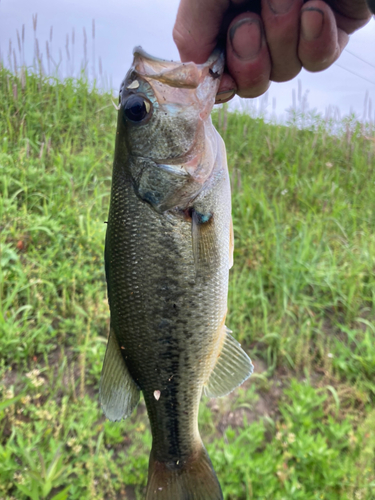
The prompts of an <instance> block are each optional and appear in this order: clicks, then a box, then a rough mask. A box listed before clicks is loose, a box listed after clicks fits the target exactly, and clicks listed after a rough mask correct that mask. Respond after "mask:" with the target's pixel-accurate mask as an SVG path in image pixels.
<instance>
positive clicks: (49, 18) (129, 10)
mask: <svg viewBox="0 0 375 500" xmlns="http://www.w3.org/2000/svg"><path fill="white" fill-rule="evenodd" d="M178 3H179V0H104V1H103V0H102V1H99V0H59V1H53V0H52V1H51V0H32V1H30V0H0V51H1V55H2V58H3V60H4V61H5V62H6V63H7V61H8V52H9V41H11V43H12V50H13V49H15V52H16V57H17V61H20V56H19V53H18V42H17V30H18V32H19V34H20V36H21V34H22V26H23V25H24V27H25V28H24V29H25V49H24V52H25V60H26V62H27V63H28V64H31V62H32V58H33V47H34V31H33V16H35V14H37V23H36V38H37V40H38V44H39V48H40V51H41V53H44V60H46V57H45V54H46V50H47V49H46V41H49V39H50V32H51V26H53V32H52V43H51V44H50V45H49V50H50V52H51V54H52V57H53V59H54V61H55V62H56V63H58V61H59V59H60V55H59V51H61V56H62V57H61V59H62V63H60V66H59V68H60V72H61V73H62V74H63V75H64V76H66V75H69V74H72V73H74V72H75V73H77V71H78V70H79V68H80V64H81V62H82V61H83V59H84V34H83V30H84V29H85V31H86V35H87V59H88V65H87V67H88V71H89V74H90V76H92V75H93V74H94V73H95V75H96V76H97V77H98V79H99V84H101V85H103V86H106V87H107V88H108V87H111V88H113V89H118V88H119V86H120V83H121V80H122V79H123V77H124V76H125V74H126V72H127V70H128V68H129V66H130V64H131V61H132V49H133V47H134V46H136V45H141V46H142V47H143V48H144V49H145V50H146V51H147V52H149V53H150V54H152V55H154V56H157V57H161V58H163V59H175V60H178V59H179V56H178V52H177V49H176V47H175V45H174V43H173V39H172V28H173V24H174V20H175V17H176V13H177V8H178ZM34 19H35V17H34ZM93 19H94V20H95V40H93V37H92V34H93V33H92V31H93V29H92V27H93V25H92V22H93ZM73 30H74V47H73V46H72V33H73ZM67 35H68V38H69V45H68V52H69V59H68V56H67V50H66V38H67ZM371 47H372V49H371ZM373 47H375V20H371V22H370V23H369V24H368V25H367V26H366V27H365V28H363V29H362V30H360V31H358V32H357V33H355V34H354V35H352V36H351V39H350V42H349V44H348V46H347V49H346V50H345V51H344V53H343V54H342V56H341V58H340V59H339V61H338V62H337V63H335V64H334V65H333V66H332V67H331V68H330V69H328V70H326V71H324V72H321V73H308V72H307V71H305V70H302V71H301V73H300V74H299V75H298V77H297V78H295V79H294V80H292V81H291V82H286V83H272V85H271V87H270V89H269V90H268V91H267V93H266V94H265V95H264V96H262V97H260V98H257V99H252V100H249V99H247V100H244V99H239V98H236V99H237V100H236V106H238V107H242V108H244V109H249V110H252V111H253V112H263V113H265V114H268V115H269V116H271V115H272V116H275V117H277V118H280V119H283V118H284V117H285V116H286V110H287V109H288V108H289V107H290V106H292V105H293V102H294V103H295V105H297V107H298V106H299V107H301V103H302V102H305V103H308V104H307V105H308V108H309V109H316V110H317V111H318V112H319V113H321V114H323V115H326V114H327V113H329V114H330V115H336V116H345V115H347V114H349V113H353V112H354V113H355V114H356V115H357V117H358V118H360V119H364V118H365V119H369V115H370V114H371V120H372V121H375V50H374V49H373ZM99 58H100V59H101V67H102V75H105V77H104V76H101V75H99ZM12 61H13V56H12ZM12 64H13V62H12ZM51 71H52V68H51ZM293 95H294V97H293ZM304 97H305V99H303V98H304ZM305 106H306V104H305Z"/></svg>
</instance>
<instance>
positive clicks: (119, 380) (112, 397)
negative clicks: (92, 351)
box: [99, 329, 140, 421]
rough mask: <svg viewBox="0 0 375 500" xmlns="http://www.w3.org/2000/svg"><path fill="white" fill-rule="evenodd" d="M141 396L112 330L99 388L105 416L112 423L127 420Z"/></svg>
mask: <svg viewBox="0 0 375 500" xmlns="http://www.w3.org/2000/svg"><path fill="white" fill-rule="evenodd" d="M139 394H140V391H139V389H138V387H137V385H136V384H135V382H134V380H133V379H132V377H131V375H130V373H129V371H128V368H127V366H126V364H125V361H124V358H123V356H122V353H121V350H120V347H119V345H118V342H117V339H116V336H115V334H114V332H113V330H112V329H111V331H110V334H109V339H108V345H107V351H106V353H105V358H104V363H103V369H102V376H101V379H100V386H99V395H100V404H101V405H102V408H103V411H104V413H105V416H106V417H107V418H108V419H109V420H112V421H117V420H121V419H123V418H127V417H128V416H129V415H130V414H131V412H132V411H133V410H134V408H135V407H136V406H137V404H138V401H139Z"/></svg>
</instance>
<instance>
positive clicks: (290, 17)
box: [262, 0, 303, 82]
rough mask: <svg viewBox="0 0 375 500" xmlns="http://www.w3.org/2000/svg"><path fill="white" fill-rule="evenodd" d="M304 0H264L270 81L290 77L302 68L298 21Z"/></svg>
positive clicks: (263, 11) (288, 78) (279, 80)
mask: <svg viewBox="0 0 375 500" xmlns="http://www.w3.org/2000/svg"><path fill="white" fill-rule="evenodd" d="M302 5H303V0H263V1H262V20H263V25H264V31H265V34H266V39H267V43H268V49H269V51H270V57H271V61H272V71H271V80H273V81H275V82H285V81H287V80H291V79H292V78H294V77H295V76H296V75H298V73H299V72H300V70H301V67H302V65H301V61H300V60H299V58H298V41H299V22H300V19H299V18H300V12H301V7H302Z"/></svg>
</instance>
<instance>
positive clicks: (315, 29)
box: [301, 7, 324, 42]
mask: <svg viewBox="0 0 375 500" xmlns="http://www.w3.org/2000/svg"><path fill="white" fill-rule="evenodd" d="M323 25H324V14H323V11H321V10H320V9H316V8H314V7H310V8H309V9H304V10H303V11H302V14H301V32H302V36H303V38H304V39H305V40H306V41H307V42H312V41H313V40H316V39H317V38H319V37H320V35H321V34H322V31H323Z"/></svg>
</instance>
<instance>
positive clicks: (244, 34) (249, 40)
mask: <svg viewBox="0 0 375 500" xmlns="http://www.w3.org/2000/svg"><path fill="white" fill-rule="evenodd" d="M229 39H230V43H231V45H232V49H233V52H234V53H235V54H236V56H237V57H238V58H239V59H242V60H244V61H248V60H251V59H254V58H255V57H256V56H257V55H258V54H259V51H260V48H261V45H262V32H261V27H260V24H259V21H258V19H241V20H240V21H238V22H237V23H236V24H234V25H233V26H232V27H231V29H230V30H229Z"/></svg>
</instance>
